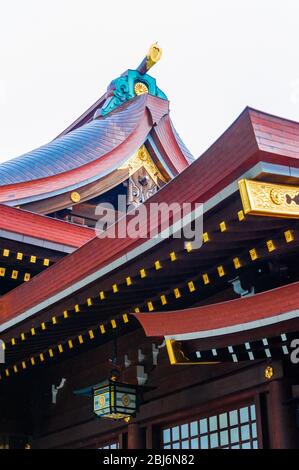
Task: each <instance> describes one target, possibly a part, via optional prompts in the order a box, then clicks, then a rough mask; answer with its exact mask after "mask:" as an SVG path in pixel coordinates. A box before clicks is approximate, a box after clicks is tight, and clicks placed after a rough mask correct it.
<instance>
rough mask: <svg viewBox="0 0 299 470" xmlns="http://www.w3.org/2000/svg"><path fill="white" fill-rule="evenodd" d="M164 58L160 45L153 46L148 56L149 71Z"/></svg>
mask: <svg viewBox="0 0 299 470" xmlns="http://www.w3.org/2000/svg"><path fill="white" fill-rule="evenodd" d="M161 57H162V47H161V46H159V45H158V43H157V42H155V43H154V44H152V45H151V47H150V48H149V51H148V53H147V55H146V58H147V63H146V66H147V70H149V69H150V68H151V67H152V66H153V65H155V64H156V63H157V62H159V60H160V59H161Z"/></svg>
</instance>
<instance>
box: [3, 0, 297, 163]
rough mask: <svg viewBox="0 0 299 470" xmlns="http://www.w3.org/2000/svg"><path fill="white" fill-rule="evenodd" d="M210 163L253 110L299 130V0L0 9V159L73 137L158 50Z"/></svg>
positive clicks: (164, 78) (196, 148)
mask: <svg viewBox="0 0 299 470" xmlns="http://www.w3.org/2000/svg"><path fill="white" fill-rule="evenodd" d="M155 41H158V42H159V44H160V45H161V46H162V47H163V57H162V59H161V61H160V62H159V63H158V64H157V65H156V66H155V67H154V68H153V69H152V70H151V72H150V73H151V74H152V75H153V76H154V77H155V78H156V79H157V83H158V86H159V87H160V88H161V89H162V90H163V91H164V92H165V93H166V94H167V96H168V98H169V99H170V102H171V110H172V112H171V116H172V119H173V122H174V124H175V127H176V129H177V130H178V132H179V134H180V135H181V137H182V138H183V140H184V141H185V143H186V145H187V146H188V147H189V148H190V150H191V151H192V152H193V154H194V155H195V156H199V155H200V154H201V153H202V152H203V151H204V150H205V149H206V148H207V147H208V146H209V145H210V144H212V143H213V142H214V141H215V140H216V138H217V137H218V136H219V135H220V134H221V133H222V132H223V131H224V130H225V129H226V128H227V127H228V126H229V125H230V124H231V123H232V122H233V121H234V119H235V118H236V117H237V116H238V115H239V114H240V112H241V111H242V110H243V109H244V107H245V106H246V105H249V106H252V107H255V108H258V109H261V110H263V111H266V112H269V113H273V114H277V115H281V116H284V117H287V118H291V119H294V120H298V121H299V57H298V55H299V2H298V1H296V0H281V1H278V0H250V1H248V0H207V1H202V0H147V1H146V0H143V1H142V0H110V1H107V0H9V1H7V0H0V161H4V160H7V159H9V158H12V157H14V156H17V155H20V154H22V153H25V152H27V151H29V150H31V149H33V148H35V147H38V146H40V145H42V144H44V143H46V142H48V141H50V140H51V139H53V138H54V137H55V136H56V135H57V134H59V133H60V132H61V131H62V130H64V129H65V128H66V127H67V126H68V125H69V124H70V123H71V122H72V121H74V120H75V119H76V118H77V117H78V116H79V115H80V114H82V113H83V112H84V111H85V110H86V109H87V108H88V107H89V106H90V105H91V104H92V103H93V102H95V101H96V100H97V99H98V98H99V97H100V96H101V95H102V94H103V93H104V92H105V90H106V87H107V85H108V84H109V82H110V81H111V80H112V79H113V78H116V77H117V76H118V75H119V74H120V73H122V72H123V71H124V70H126V69H127V68H135V67H136V66H137V65H138V64H139V62H140V61H141V60H142V58H143V57H144V55H145V53H146V52H147V50H148V47H149V46H150V44H151V43H153V42H155Z"/></svg>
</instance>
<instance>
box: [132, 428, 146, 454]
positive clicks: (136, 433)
mask: <svg viewBox="0 0 299 470" xmlns="http://www.w3.org/2000/svg"><path fill="white" fill-rule="evenodd" d="M144 448H145V442H144V435H143V432H142V430H141V428H140V426H139V425H138V424H137V423H129V425H128V449H144Z"/></svg>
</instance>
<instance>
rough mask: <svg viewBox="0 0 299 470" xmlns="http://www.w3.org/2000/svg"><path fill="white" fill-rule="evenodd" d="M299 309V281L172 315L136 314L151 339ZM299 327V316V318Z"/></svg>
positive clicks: (239, 323)
mask: <svg viewBox="0 0 299 470" xmlns="http://www.w3.org/2000/svg"><path fill="white" fill-rule="evenodd" d="M298 309H299V282H295V283H293V284H289V285H287V286H283V287H278V288H276V289H272V290H269V291H266V292H262V293H260V294H256V295H253V296H251V297H245V298H240V299H234V300H229V301H226V302H220V303H217V304H212V305H206V306H202V307H193V308H188V309H184V310H174V311H169V312H151V313H149V312H147V313H133V315H134V316H135V317H136V318H137V319H138V321H139V322H140V323H141V325H142V327H143V329H144V331H145V334H146V335H147V336H174V335H181V334H188V333H199V332H207V333H208V332H209V331H211V330H217V329H223V328H226V327H231V326H235V325H244V324H246V323H249V322H254V321H258V320H262V319H265V318H270V317H274V316H277V315H279V314H282V313H286V312H290V311H293V310H298ZM296 321H297V323H298V326H299V313H298V317H297V320H296Z"/></svg>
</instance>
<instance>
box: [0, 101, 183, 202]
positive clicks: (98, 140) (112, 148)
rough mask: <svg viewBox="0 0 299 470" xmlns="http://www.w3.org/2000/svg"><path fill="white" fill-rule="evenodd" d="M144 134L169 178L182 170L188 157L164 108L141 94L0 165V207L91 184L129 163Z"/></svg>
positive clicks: (167, 106)
mask: <svg viewBox="0 0 299 470" xmlns="http://www.w3.org/2000/svg"><path fill="white" fill-rule="evenodd" d="M150 132H151V135H152V137H153V139H154V140H155V141H156V142H157V145H159V146H160V147H161V148H162V150H161V152H162V153H163V158H164V160H165V162H166V163H167V165H168V166H169V167H170V169H171V171H172V172H173V175H176V174H178V173H179V172H181V171H182V170H184V169H185V168H186V167H187V166H188V164H189V162H190V160H191V159H192V156H191V154H190V152H189V151H188V150H187V149H186V147H185V145H184V144H183V142H182V141H181V139H180V138H179V136H178V134H177V133H176V132H175V131H174V128H173V125H172V123H171V121H170V117H169V102H168V101H167V100H165V99H161V98H158V97H154V96H151V95H149V94H144V95H141V96H136V97H135V98H133V99H131V100H129V101H127V102H126V103H125V104H123V105H122V106H120V107H118V108H117V109H115V110H114V111H112V112H111V113H109V114H108V115H106V116H101V115H99V116H97V117H95V118H94V119H92V120H89V121H88V122H84V123H83V124H82V125H81V126H79V127H76V128H74V129H72V130H70V131H69V132H67V133H64V134H62V135H60V136H59V137H57V138H56V139H55V140H53V141H52V142H50V143H48V144H46V145H43V146H42V147H40V148H38V149H36V150H33V151H31V152H29V153H26V154H25V155H21V156H20V157H16V158H13V159H12V160H9V161H7V162H4V163H2V164H0V202H5V203H9V204H14V205H15V204H19V203H20V201H24V199H26V198H30V199H31V200H32V199H34V198H35V197H38V196H40V197H42V198H45V197H47V194H49V195H50V194H58V193H61V192H65V191H68V190H71V189H74V188H78V187H80V186H82V185H84V184H88V183H89V182H92V181H95V180H97V179H99V178H101V177H103V176H105V175H107V174H109V173H110V172H112V171H113V170H115V169H117V168H118V167H119V166H120V165H121V164H123V163H124V162H125V161H126V160H127V159H128V158H130V157H131V156H132V155H133V154H134V152H135V151H136V150H137V149H138V148H139V147H140V146H141V145H142V144H143V143H144V142H145V141H146V139H147V137H148V135H149V133H150ZM170 152H171V153H170Z"/></svg>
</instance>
